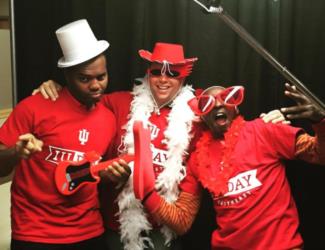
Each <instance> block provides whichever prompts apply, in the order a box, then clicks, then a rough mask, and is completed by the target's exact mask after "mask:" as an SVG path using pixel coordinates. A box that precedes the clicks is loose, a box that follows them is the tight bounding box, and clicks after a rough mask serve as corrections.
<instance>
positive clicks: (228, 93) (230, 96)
mask: <svg viewBox="0 0 325 250" xmlns="http://www.w3.org/2000/svg"><path fill="white" fill-rule="evenodd" d="M220 98H221V100H222V101H223V102H224V103H225V104H226V105H239V104H241V102H242V101H243V89H242V88H237V87H232V88H227V89H225V90H224V91H223V92H221V93H220Z"/></svg>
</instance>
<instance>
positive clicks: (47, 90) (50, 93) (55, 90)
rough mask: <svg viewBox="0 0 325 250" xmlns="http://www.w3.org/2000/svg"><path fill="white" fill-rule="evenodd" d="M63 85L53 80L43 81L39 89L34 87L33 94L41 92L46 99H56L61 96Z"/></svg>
mask: <svg viewBox="0 0 325 250" xmlns="http://www.w3.org/2000/svg"><path fill="white" fill-rule="evenodd" d="M61 89H62V86H61V85H60V84H59V83H57V82H55V81H53V80H48V81H46V82H43V83H42V84H41V85H40V86H39V87H38V88H37V89H34V90H33V92H32V95H35V94H37V93H41V94H42V96H43V97H44V98H45V99H49V98H51V100H53V101H55V100H56V99H57V98H58V97H59V91H61Z"/></svg>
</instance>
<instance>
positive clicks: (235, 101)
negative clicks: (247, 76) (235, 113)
mask: <svg viewBox="0 0 325 250" xmlns="http://www.w3.org/2000/svg"><path fill="white" fill-rule="evenodd" d="M243 100H244V87H243V86H232V87H229V88H226V89H224V90H223V91H221V92H219V93H218V94H216V95H205V94H202V95H200V96H197V97H194V98H192V99H191V100H189V101H188V105H189V106H190V108H191V109H192V110H193V112H194V113H195V114H196V115H205V114H207V113H209V112H210V111H211V110H212V109H213V107H214V106H215V104H216V102H217V101H219V102H220V103H221V104H222V105H225V106H230V107H234V106H238V105H239V104H241V103H242V101H243Z"/></svg>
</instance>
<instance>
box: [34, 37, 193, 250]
mask: <svg viewBox="0 0 325 250" xmlns="http://www.w3.org/2000/svg"><path fill="white" fill-rule="evenodd" d="M139 55H140V56H141V57H142V58H143V59H145V60H146V61H147V62H148V63H149V65H148V68H147V70H146V75H145V77H144V78H143V79H142V81H141V84H139V85H134V87H133V90H132V92H125V91H124V92H115V93H111V94H108V95H106V96H104V98H103V99H102V100H103V102H104V104H105V105H106V106H107V107H108V108H109V109H110V110H112V111H113V113H114V114H115V116H116V119H117V129H118V130H117V136H116V140H115V145H113V147H112V149H113V150H112V151H113V152H112V157H114V156H116V155H119V154H123V153H132V152H134V144H133V132H132V127H133V123H134V121H135V120H141V121H142V122H143V123H144V124H145V126H146V127H149V129H150V132H151V150H152V160H153V170H154V173H155V178H156V188H157V190H160V194H161V195H162V196H163V197H164V198H165V199H166V200H168V201H169V202H173V201H175V200H176V199H177V198H178V194H179V188H178V185H179V183H180V181H181V180H182V179H183V178H184V176H185V173H186V171H185V165H184V162H185V160H186V159H185V157H186V156H187V155H188V152H189V146H190V141H191V139H192V134H194V132H195V131H193V124H192V123H193V120H194V118H195V114H194V113H193V111H192V110H191V109H190V107H189V106H188V104H187V103H188V101H189V100H190V99H192V98H193V97H194V94H193V89H192V87H191V86H189V85H186V84H185V80H186V77H187V76H188V75H189V74H190V73H191V71H192V68H193V64H194V62H195V61H196V60H197V58H185V57H184V51H183V46H182V45H180V44H171V43H161V42H158V43H156V44H155V46H154V48H153V51H152V52H149V51H146V50H140V51H139ZM40 88H41V90H42V92H47V93H48V94H49V95H50V94H51V93H55V94H54V96H53V95H52V96H51V98H53V97H54V98H53V99H55V95H56V94H57V89H58V88H59V85H55V84H54V83H53V81H50V82H47V83H44V84H43V85H42V86H41V87H40ZM115 173H116V176H118V174H119V173H118V169H116V172H115ZM112 190H115V191H116V192H115V194H114V193H113V192H112ZM100 191H101V192H100V194H101V195H100V201H101V206H102V215H103V217H104V221H105V226H106V236H107V237H106V240H107V242H108V245H109V247H110V248H111V249H114V250H115V249H127V250H136V249H180V243H179V242H178V240H174V239H175V237H176V234H175V233H174V232H173V231H172V230H170V229H169V228H168V227H167V226H165V225H162V224H160V223H158V222H157V221H155V220H154V219H153V217H151V216H149V215H148V214H147V212H146V210H145V209H143V206H142V204H141V201H140V200H138V199H136V198H135V197H134V192H133V185H132V178H129V180H128V181H127V182H126V183H118V184H117V185H116V184H115V185H113V187H112V185H109V186H107V185H106V184H105V183H102V184H101V185H100Z"/></svg>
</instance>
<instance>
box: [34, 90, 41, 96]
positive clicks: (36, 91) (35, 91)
mask: <svg viewBox="0 0 325 250" xmlns="http://www.w3.org/2000/svg"><path fill="white" fill-rule="evenodd" d="M39 92H40V90H39V89H34V90H33V92H32V95H36V94H37V93H39Z"/></svg>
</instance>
